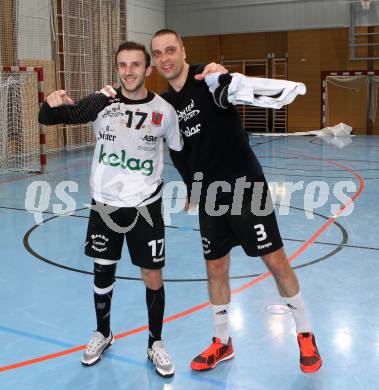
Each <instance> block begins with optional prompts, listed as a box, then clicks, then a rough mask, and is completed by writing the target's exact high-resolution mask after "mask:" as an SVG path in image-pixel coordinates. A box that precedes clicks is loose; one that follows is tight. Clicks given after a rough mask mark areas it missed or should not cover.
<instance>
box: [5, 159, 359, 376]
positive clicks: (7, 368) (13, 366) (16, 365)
mask: <svg viewBox="0 0 379 390" xmlns="http://www.w3.org/2000/svg"><path fill="white" fill-rule="evenodd" d="M305 159H309V160H321V159H319V158H313V157H308V158H305ZM325 161H326V162H327V163H328V164H331V165H335V166H337V167H339V168H341V169H343V170H346V171H348V172H350V173H351V174H352V175H353V176H355V177H356V178H357V179H358V180H359V188H358V190H357V192H356V193H355V194H354V195H353V197H352V198H351V199H350V200H349V201H348V202H347V203H345V204H344V205H343V206H342V207H341V208H340V209H339V210H338V212H337V213H336V214H335V215H334V216H332V217H330V218H329V220H328V221H327V222H325V223H324V225H322V226H321V228H320V229H318V230H317V232H316V233H315V234H313V236H312V237H311V238H309V239H308V240H307V241H306V242H305V243H304V244H303V245H302V246H301V247H300V248H299V249H298V250H297V251H296V252H295V253H293V254H292V255H291V256H290V257H289V258H288V260H289V261H290V262H292V261H293V260H295V259H296V258H297V257H298V256H299V255H300V254H302V253H303V252H304V251H305V250H306V249H307V248H308V247H309V246H310V245H311V244H312V243H313V242H314V241H315V240H316V239H317V238H318V237H319V236H320V235H321V234H322V233H323V232H324V231H325V230H326V229H327V228H328V227H329V226H330V225H331V224H332V223H333V222H334V221H335V220H336V218H338V216H340V215H341V214H342V213H343V212H344V211H345V210H346V209H347V208H348V207H349V206H351V205H352V204H353V203H354V202H355V200H356V199H357V198H358V197H359V196H360V195H361V193H362V191H363V189H364V180H363V178H362V176H361V175H359V174H358V173H357V172H355V171H353V170H352V169H350V168H348V167H346V166H344V165H342V164H339V163H337V162H335V161H330V160H325ZM270 275H271V273H270V272H266V273H265V274H262V275H260V276H259V277H257V278H255V279H253V280H251V281H250V282H248V283H245V284H244V285H242V286H240V287H238V288H236V289H234V290H233V291H232V292H231V293H232V294H233V295H235V294H238V293H240V292H242V291H244V290H246V289H248V288H249V287H251V286H254V285H255V284H257V283H259V282H261V281H262V280H264V279H267V278H268V277H269V276H270ZM208 305H209V301H208V302H204V303H201V304H200V305H197V306H194V307H192V308H190V309H187V310H184V311H182V312H180V313H177V314H174V315H172V316H170V317H167V318H165V319H164V322H165V323H168V322H172V321H175V320H177V319H179V318H182V317H185V316H187V315H189V314H192V313H195V312H197V311H199V310H201V309H204V308H205V307H207V306H208ZM147 329H148V326H147V325H145V326H141V327H139V328H135V329H132V330H129V331H127V332H124V333H120V334H118V335H116V336H115V338H116V339H121V338H124V337H128V336H131V335H133V334H136V333H140V332H143V331H145V330H147ZM85 348H86V345H79V346H77V347H74V348H70V349H66V350H64V351H60V352H56V353H53V354H50V355H44V356H41V357H37V358H34V359H30V360H24V361H22V362H19V363H14V364H10V365H8V366H3V367H0V372H4V371H10V370H14V369H16V368H21V367H25V366H30V365H32V364H36V363H41V362H44V361H47V360H50V359H55V358H58V357H61V356H65V355H69V354H71V353H74V352H78V351H81V350H84V349H85Z"/></svg>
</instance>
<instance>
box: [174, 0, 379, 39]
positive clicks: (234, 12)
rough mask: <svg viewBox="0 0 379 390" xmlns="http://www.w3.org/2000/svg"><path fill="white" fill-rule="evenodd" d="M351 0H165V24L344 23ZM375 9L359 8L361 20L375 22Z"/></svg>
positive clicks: (235, 27)
mask: <svg viewBox="0 0 379 390" xmlns="http://www.w3.org/2000/svg"><path fill="white" fill-rule="evenodd" d="M352 1H353V0H234V1H227V0H203V1H201V0H166V26H167V27H168V28H172V29H174V30H177V31H178V32H179V33H181V34H182V35H183V36H196V35H216V34H233V33H247V32H257V31H287V30H295V29H296V30H298V29H312V28H327V27H347V26H349V23H350V3H351V2H352ZM355 1H356V3H357V6H358V2H359V0H355ZM359 7H360V5H359ZM359 10H360V8H359ZM378 11H379V2H378V3H377V4H376V6H375V7H372V9H371V10H370V11H369V12H367V11H366V12H361V11H359V13H360V14H361V15H358V16H359V18H360V24H363V25H366V24H378V20H379V18H378Z"/></svg>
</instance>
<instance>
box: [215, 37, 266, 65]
mask: <svg viewBox="0 0 379 390" xmlns="http://www.w3.org/2000/svg"><path fill="white" fill-rule="evenodd" d="M266 54H267V50H266V33H254V34H231V35H220V55H222V56H224V58H225V59H228V60H243V59H249V60H254V59H262V58H266Z"/></svg>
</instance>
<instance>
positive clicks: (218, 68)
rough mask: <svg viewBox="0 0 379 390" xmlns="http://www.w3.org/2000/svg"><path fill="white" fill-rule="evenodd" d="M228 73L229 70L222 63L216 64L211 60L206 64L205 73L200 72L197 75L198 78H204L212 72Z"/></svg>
mask: <svg viewBox="0 0 379 390" xmlns="http://www.w3.org/2000/svg"><path fill="white" fill-rule="evenodd" d="M216 72H220V73H228V70H227V69H226V68H224V67H223V66H222V65H221V64H216V63H215V62H211V63H210V64H208V65H206V66H205V68H204V70H203V73H199V74H197V75H195V79H196V80H204V79H205V76H207V75H209V74H211V73H216Z"/></svg>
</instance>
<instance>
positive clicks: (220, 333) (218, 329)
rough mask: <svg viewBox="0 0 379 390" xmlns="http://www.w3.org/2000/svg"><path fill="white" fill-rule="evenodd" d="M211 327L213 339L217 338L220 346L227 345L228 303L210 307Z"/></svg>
mask: <svg viewBox="0 0 379 390" xmlns="http://www.w3.org/2000/svg"><path fill="white" fill-rule="evenodd" d="M211 307H212V313H213V326H214V329H215V335H214V336H215V337H217V338H219V339H220V341H221V342H222V344H228V341H229V330H228V322H229V303H228V304H227V305H212V304H211Z"/></svg>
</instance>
